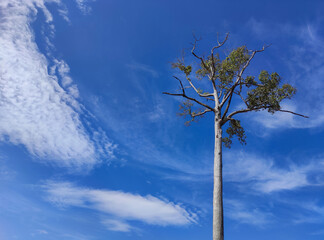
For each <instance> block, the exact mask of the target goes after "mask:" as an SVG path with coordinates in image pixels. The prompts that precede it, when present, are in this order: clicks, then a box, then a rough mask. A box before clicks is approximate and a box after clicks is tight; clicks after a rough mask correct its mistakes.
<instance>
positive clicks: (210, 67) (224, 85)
mask: <svg viewBox="0 0 324 240" xmlns="http://www.w3.org/2000/svg"><path fill="white" fill-rule="evenodd" d="M227 39H228V34H227V35H226V37H225V39H224V41H223V42H219V41H217V44H216V45H215V46H214V47H212V48H211V51H210V54H209V55H208V56H206V57H204V56H199V55H198V54H196V51H195V50H196V45H197V41H198V40H197V39H195V42H194V43H193V48H192V50H191V53H192V55H193V57H194V58H195V59H196V60H197V61H198V64H197V65H193V64H190V65H186V64H185V62H184V58H183V57H182V58H181V59H178V61H176V62H174V63H172V67H174V68H178V69H179V70H180V71H181V72H182V73H183V79H185V81H186V83H187V85H186V86H184V84H183V82H182V80H181V79H180V78H179V77H177V76H174V78H175V79H177V80H178V81H179V84H180V92H177V93H169V92H164V94H167V95H171V96H178V97H182V98H184V101H183V102H182V104H181V105H180V111H181V112H180V113H179V115H181V116H185V117H186V116H188V117H189V120H188V121H187V122H186V123H187V124H190V122H192V121H195V120H197V118H198V117H202V116H203V115H205V114H207V113H209V112H211V113H213V114H214V130H215V145H214V192H213V240H223V239H224V222H223V215H224V214H223V177H222V145H223V144H224V146H225V147H229V148H230V146H231V144H232V138H233V136H234V135H236V136H237V137H238V140H239V141H240V142H241V143H242V144H245V138H246V136H245V132H244V129H243V127H242V126H241V122H240V120H238V119H237V116H238V115H239V114H242V113H247V112H252V111H254V112H255V111H260V110H267V111H268V112H269V113H272V114H273V113H275V112H285V113H290V114H294V115H298V116H301V117H306V118H307V116H304V115H301V114H298V113H295V112H292V111H289V110H285V109H282V108H281V106H280V103H281V102H282V101H283V100H284V99H290V98H291V97H292V96H293V95H294V94H295V93H296V89H295V88H294V87H292V86H291V85H289V84H282V83H281V77H280V76H279V74H278V73H276V72H273V73H269V72H267V71H265V70H263V71H261V72H260V74H259V76H258V78H256V77H255V76H251V75H247V74H246V69H247V68H248V66H249V64H250V63H251V61H252V59H253V58H254V57H255V56H256V54H257V53H260V52H263V51H264V50H265V49H266V47H263V48H262V49H260V50H254V51H253V50H249V49H248V48H247V47H246V46H241V47H238V48H236V49H234V50H233V51H231V52H230V53H229V54H228V55H227V56H226V57H225V58H224V59H223V60H222V59H221V57H220V56H221V54H219V53H216V51H217V50H219V48H221V47H222V46H223V45H224V44H225V42H226V41H227ZM203 80H205V81H207V82H208V83H209V86H210V88H209V89H210V91H203V90H201V89H200V88H198V87H197V86H196V84H197V83H198V82H199V81H203ZM205 85H206V84H205ZM188 91H191V93H190V94H192V93H193V94H195V95H196V97H192V96H191V95H188V93H187V92H188ZM235 98H237V99H238V101H241V103H242V104H243V106H244V107H242V108H241V109H239V110H234V111H231V109H232V108H233V107H232V108H231V105H233V102H234V101H236V104H235V105H236V107H237V106H239V105H238V104H237V100H234V99H235ZM224 127H226V128H227V129H226V136H223V128H224Z"/></svg>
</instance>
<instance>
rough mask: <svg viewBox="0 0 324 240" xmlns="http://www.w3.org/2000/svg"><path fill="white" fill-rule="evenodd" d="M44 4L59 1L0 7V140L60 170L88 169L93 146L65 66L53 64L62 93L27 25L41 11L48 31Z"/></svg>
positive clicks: (10, 3) (18, 0) (18, 1)
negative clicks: (16, 146)
mask: <svg viewBox="0 0 324 240" xmlns="http://www.w3.org/2000/svg"><path fill="white" fill-rule="evenodd" d="M46 2H56V3H59V2H60V1H42V0H34V1H21V0H13V1H12V0H11V1H1V3H0V11H1V14H2V15H1V21H0V45H1V46H2V47H1V49H0V111H1V112H2V113H3V114H2V117H1V118H0V140H1V141H7V142H10V143H13V144H16V145H20V144H23V145H24V146H25V147H26V148H27V149H28V151H29V152H30V153H31V154H33V155H34V156H36V157H38V158H41V159H42V160H51V161H54V162H56V163H57V164H59V165H61V166H75V167H85V166H92V165H93V164H95V163H97V162H98V160H97V158H96V146H95V145H96V144H97V143H96V142H95V141H94V140H93V139H91V137H90V136H89V133H88V132H87V131H86V130H85V128H84V126H83V124H82V121H81V117H80V113H81V112H80V109H81V108H82V106H81V105H80V104H79V103H78V101H77V99H76V97H77V96H78V89H77V87H76V86H75V85H73V84H72V80H71V78H70V77H69V74H68V73H69V67H68V65H67V64H66V63H65V62H64V61H58V60H56V62H55V61H54V64H56V68H57V70H58V73H59V75H60V78H61V79H62V86H63V87H66V90H65V89H64V88H62V87H61V86H60V84H59V82H58V77H57V76H56V75H53V74H49V73H48V69H49V68H50V65H49V61H48V59H46V57H45V56H44V55H43V54H42V53H40V51H39V49H38V46H37V44H36V42H35V36H34V33H33V30H32V29H31V26H30V24H31V22H32V21H33V20H34V19H35V17H36V15H37V11H38V10H41V11H43V12H44V15H45V17H46V22H47V24H48V26H49V27H50V28H51V29H53V24H52V20H53V17H52V15H51V13H50V12H49V10H48V9H47V8H46V6H45V3H46ZM53 31H54V30H53ZM52 70H53V69H52ZM54 70H55V69H54Z"/></svg>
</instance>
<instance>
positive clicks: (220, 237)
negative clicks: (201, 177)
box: [213, 114, 224, 240]
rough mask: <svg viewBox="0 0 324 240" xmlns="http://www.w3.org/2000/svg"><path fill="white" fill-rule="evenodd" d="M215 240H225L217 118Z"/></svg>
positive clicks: (217, 120) (219, 129) (220, 128)
mask: <svg viewBox="0 0 324 240" xmlns="http://www.w3.org/2000/svg"><path fill="white" fill-rule="evenodd" d="M213 240H224V220H223V177H222V127H221V123H220V118H219V117H217V114H216V117H215V148H214V195H213Z"/></svg>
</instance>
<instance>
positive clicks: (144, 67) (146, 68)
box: [127, 62, 159, 78]
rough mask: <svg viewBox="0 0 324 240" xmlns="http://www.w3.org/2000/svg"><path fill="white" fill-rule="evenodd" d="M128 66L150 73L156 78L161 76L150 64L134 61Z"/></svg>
mask: <svg viewBox="0 0 324 240" xmlns="http://www.w3.org/2000/svg"><path fill="white" fill-rule="evenodd" d="M127 67H129V68H130V69H131V70H134V71H139V72H144V73H148V74H150V75H151V76H152V77H154V78H156V77H158V76H159V74H158V72H157V71H156V70H154V69H153V68H152V67H150V66H149V65H146V64H143V63H138V62H132V63H129V64H127Z"/></svg>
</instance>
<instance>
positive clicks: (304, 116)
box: [278, 109, 309, 118]
mask: <svg viewBox="0 0 324 240" xmlns="http://www.w3.org/2000/svg"><path fill="white" fill-rule="evenodd" d="M278 112H286V113H291V114H293V115H297V116H300V117H303V118H309V117H308V116H306V115H302V114H299V113H295V112H292V111H288V110H281V109H280V110H278Z"/></svg>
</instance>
